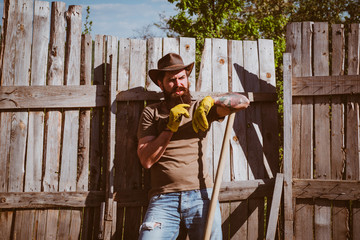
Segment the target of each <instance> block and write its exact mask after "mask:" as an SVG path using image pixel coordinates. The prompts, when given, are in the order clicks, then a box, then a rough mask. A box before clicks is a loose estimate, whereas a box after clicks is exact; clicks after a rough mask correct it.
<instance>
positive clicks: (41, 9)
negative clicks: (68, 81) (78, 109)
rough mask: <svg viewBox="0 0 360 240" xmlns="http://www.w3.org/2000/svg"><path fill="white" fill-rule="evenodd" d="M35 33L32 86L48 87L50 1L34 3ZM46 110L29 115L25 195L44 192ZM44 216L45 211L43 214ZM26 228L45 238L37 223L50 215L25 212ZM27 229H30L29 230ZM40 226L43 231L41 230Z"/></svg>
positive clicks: (28, 232)
mask: <svg viewBox="0 0 360 240" xmlns="http://www.w3.org/2000/svg"><path fill="white" fill-rule="evenodd" d="M33 28H34V32H36V34H33V40H32V42H33V43H32V46H33V47H32V56H33V57H32V62H31V82H30V84H31V85H32V86H35V85H38V86H43V85H45V84H46V70H47V69H46V67H47V57H48V45H49V34H50V6H49V3H48V2H40V1H35V4H34V25H33ZM44 117H45V116H44V111H31V112H29V126H28V139H27V151H26V171H25V186H24V191H25V192H40V191H41V178H42V162H43V146H44V142H43V140H44ZM42 213H44V211H42ZM22 214H23V218H25V219H24V220H23V221H24V223H25V224H24V225H23V228H25V229H26V228H27V229H26V231H27V233H26V234H25V235H24V237H25V238H26V237H30V236H34V233H37V232H39V234H37V236H39V238H41V237H42V236H43V237H44V236H45V229H44V228H42V226H40V227H39V225H38V224H36V222H35V225H34V227H33V222H34V220H35V219H34V217H35V215H36V217H37V219H36V221H37V222H38V221H40V222H45V221H46V214H41V215H39V214H38V211H35V210H24V211H23V213H22ZM25 226H27V227H25ZM37 227H39V229H37ZM33 231H34V233H33Z"/></svg>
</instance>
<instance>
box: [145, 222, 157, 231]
mask: <svg viewBox="0 0 360 240" xmlns="http://www.w3.org/2000/svg"><path fill="white" fill-rule="evenodd" d="M141 227H142V229H145V230H154V229H155V228H157V227H158V228H161V223H160V222H144V223H143V224H142V225H141Z"/></svg>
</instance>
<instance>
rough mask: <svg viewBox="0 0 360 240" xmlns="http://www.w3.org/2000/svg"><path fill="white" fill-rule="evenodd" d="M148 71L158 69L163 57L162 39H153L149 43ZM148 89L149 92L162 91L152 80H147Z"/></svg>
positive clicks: (148, 78)
mask: <svg viewBox="0 0 360 240" xmlns="http://www.w3.org/2000/svg"><path fill="white" fill-rule="evenodd" d="M147 48H148V50H147V54H148V56H147V59H148V60H147V61H148V65H147V69H148V70H150V69H157V63H158V60H159V59H160V58H161V57H162V38H151V39H149V40H148V42H147ZM146 89H147V90H148V91H160V88H159V87H158V86H157V85H156V84H155V83H154V82H153V81H152V80H151V79H150V77H149V76H147V78H146Z"/></svg>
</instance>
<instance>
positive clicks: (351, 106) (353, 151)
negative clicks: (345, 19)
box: [345, 23, 360, 239]
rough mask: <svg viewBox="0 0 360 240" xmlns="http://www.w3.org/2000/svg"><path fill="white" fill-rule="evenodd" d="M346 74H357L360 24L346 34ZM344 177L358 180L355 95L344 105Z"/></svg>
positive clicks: (356, 211) (357, 217)
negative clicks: (345, 117)
mask: <svg viewBox="0 0 360 240" xmlns="http://www.w3.org/2000/svg"><path fill="white" fill-rule="evenodd" d="M348 44H349V45H348V75H359V73H360V72H359V71H360V70H359V62H360V56H359V54H360V24H358V23H354V24H351V25H350V32H349V35H348ZM346 113H347V119H346V125H347V128H346V134H345V135H346V139H345V142H346V152H345V153H346V179H347V180H360V177H359V174H360V170H359V168H360V167H359V164H360V160H359V149H360V147H359V144H360V143H359V134H360V133H359V100H358V98H356V97H355V96H348V97H347V106H346ZM359 222H360V204H359V201H354V202H353V203H352V223H351V226H352V229H351V230H352V232H351V237H352V238H353V239H359V238H360V230H359V227H357V226H358V225H359Z"/></svg>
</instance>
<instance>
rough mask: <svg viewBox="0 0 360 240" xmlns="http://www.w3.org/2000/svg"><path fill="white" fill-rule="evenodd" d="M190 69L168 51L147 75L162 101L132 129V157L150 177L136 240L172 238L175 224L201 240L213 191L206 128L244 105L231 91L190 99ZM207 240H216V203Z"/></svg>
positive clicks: (176, 231)
mask: <svg viewBox="0 0 360 240" xmlns="http://www.w3.org/2000/svg"><path fill="white" fill-rule="evenodd" d="M193 66H194V63H190V64H187V65H184V63H183V60H182V58H181V57H180V56H179V55H178V54H175V53H169V54H167V55H165V56H164V57H162V58H161V59H160V60H159V61H158V69H151V70H150V71H149V76H150V78H151V80H152V81H153V82H154V83H155V84H156V85H158V86H159V87H160V88H161V90H162V91H163V93H164V98H165V100H164V101H161V102H160V103H155V104H151V105H149V106H147V107H146V108H145V109H144V111H143V113H142V116H141V120H140V123H139V128H138V140H139V142H138V148H137V153H138V156H139V159H140V162H141V164H142V166H143V167H144V168H146V169H150V173H151V189H150V191H149V198H150V202H149V206H148V209H147V212H146V215H145V217H144V220H143V224H142V225H141V227H140V236H139V239H149V240H150V239H151V240H153V239H166V240H168V239H176V238H177V236H178V234H179V229H180V225H183V226H184V227H185V228H186V229H187V233H188V236H189V238H190V239H202V237H203V235H204V233H205V226H206V218H207V213H208V208H209V206H210V199H211V195H212V187H213V181H212V179H211V177H210V175H209V174H208V172H207V169H208V167H207V166H206V163H205V156H204V154H205V153H206V142H207V141H206V136H207V133H208V131H209V126H210V125H211V123H212V122H213V121H221V120H223V118H224V117H225V116H226V115H229V114H230V113H232V112H236V111H239V110H241V109H245V108H247V107H248V106H249V100H248V99H247V98H246V97H245V96H243V95H241V94H237V93H227V94H224V95H222V96H219V97H214V98H212V97H210V96H207V97H205V98H204V99H201V100H197V101H192V99H191V94H190V91H189V81H188V76H189V75H190V73H191V71H192V69H193ZM214 144H221V143H220V142H214ZM211 239H222V232H221V214H220V208H219V204H218V203H217V209H216V211H215V217H214V223H213V226H212V232H211Z"/></svg>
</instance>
